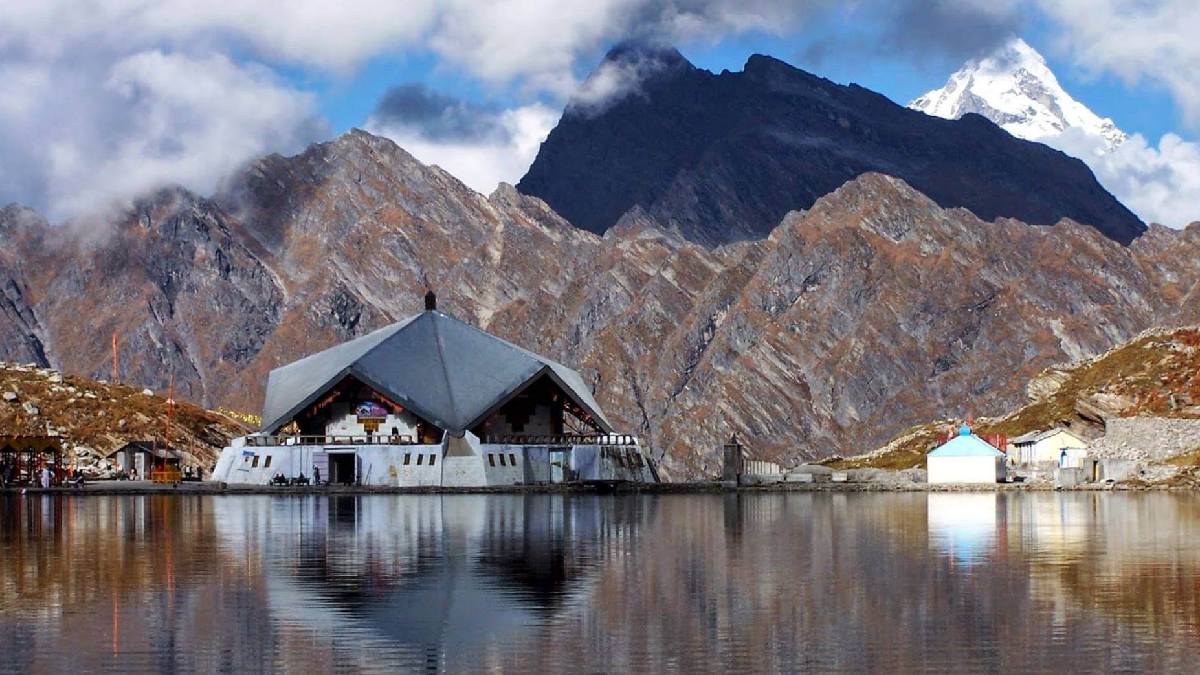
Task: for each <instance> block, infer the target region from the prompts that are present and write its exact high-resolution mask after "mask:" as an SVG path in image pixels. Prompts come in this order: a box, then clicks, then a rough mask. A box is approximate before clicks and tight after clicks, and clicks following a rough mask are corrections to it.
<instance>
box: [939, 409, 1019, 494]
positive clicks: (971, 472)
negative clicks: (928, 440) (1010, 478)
mask: <svg viewBox="0 0 1200 675" xmlns="http://www.w3.org/2000/svg"><path fill="white" fill-rule="evenodd" d="M1004 460H1005V455H1004V453H1003V452H1000V450H998V449H996V448H995V447H994V446H992V445H991V444H990V443H987V442H986V441H984V440H983V439H982V438H980V437H978V436H976V435H974V434H972V433H971V428H970V427H968V426H966V425H965V424H964V425H963V426H962V428H961V429H959V432H958V435H957V436H955V437H954V438H952V439H950V440H949V441H947V442H946V443H943V444H942V445H940V446H938V447H937V448H935V449H934V450H933V451H931V452H930V453H929V454H928V455H926V460H925V461H926V464H927V470H928V474H929V482H930V483H1003V482H1004V481H1005V479H1006V477H1007V469H1006V467H1005V461H1004Z"/></svg>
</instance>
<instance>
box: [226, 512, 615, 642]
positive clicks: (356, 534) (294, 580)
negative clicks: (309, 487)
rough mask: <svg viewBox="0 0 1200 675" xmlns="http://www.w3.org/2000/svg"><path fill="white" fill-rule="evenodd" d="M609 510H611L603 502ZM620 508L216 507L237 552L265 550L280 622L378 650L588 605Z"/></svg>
mask: <svg viewBox="0 0 1200 675" xmlns="http://www.w3.org/2000/svg"><path fill="white" fill-rule="evenodd" d="M605 504H607V505H608V506H604V505H605ZM611 504H612V502H611V501H608V502H601V501H599V500H598V499H595V498H592V497H573V496H569V495H487V496H484V495H454V496H447V497H438V496H421V497H399V498H393V497H381V496H374V497H363V496H353V495H347V496H332V497H319V496H312V497H304V498H289V499H286V500H280V499H270V498H262V499H257V500H253V501H252V500H248V499H247V500H238V501H237V502H234V501H232V500H230V501H218V502H214V508H215V509H216V511H217V513H216V521H217V522H219V523H221V527H220V531H221V538H222V539H223V540H225V542H226V543H225V548H226V549H227V550H231V551H254V552H265V556H266V558H267V560H268V562H267V564H266V565H264V566H263V568H262V573H263V575H264V576H265V585H266V588H267V594H268V602H269V604H270V613H271V615H272V617H273V619H275V620H277V621H280V622H283V623H285V624H288V625H293V626H298V627H302V628H304V629H306V630H310V631H312V632H314V633H316V634H318V635H326V636H329V637H331V638H335V639H341V638H346V639H351V640H353V641H355V642H356V643H358V644H374V646H376V647H378V648H387V649H401V650H407V651H413V650H416V651H423V652H428V653H439V654H450V653H463V654H468V653H471V652H473V651H475V650H477V649H478V648H479V647H480V646H481V642H482V641H486V640H505V639H515V638H517V637H519V636H520V634H521V633H522V632H523V631H524V630H525V629H527V628H529V627H531V626H537V625H540V624H543V623H545V622H546V621H548V620H550V619H552V618H553V617H555V616H557V615H559V614H561V613H562V612H564V611H570V609H571V608H573V607H582V606H584V605H585V604H586V603H587V602H588V596H589V595H590V593H591V587H592V583H591V582H592V580H593V579H594V578H595V570H596V569H597V567H598V566H599V564H600V562H601V561H600V560H599V559H598V556H599V555H600V553H599V552H598V551H597V549H596V545H597V542H598V541H600V540H602V539H603V537H601V536H600V530H601V528H602V527H608V526H619V527H627V526H629V525H631V524H632V523H631V522H617V521H622V520H625V518H624V517H623V516H622V515H621V514H612V513H606V512H603V511H604V509H605V508H612V506H611Z"/></svg>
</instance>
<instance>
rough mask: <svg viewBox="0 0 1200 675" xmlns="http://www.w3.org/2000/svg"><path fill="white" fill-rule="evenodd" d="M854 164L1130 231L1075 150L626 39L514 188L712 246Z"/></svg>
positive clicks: (1034, 213) (767, 62)
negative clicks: (719, 67)
mask: <svg viewBox="0 0 1200 675" xmlns="http://www.w3.org/2000/svg"><path fill="white" fill-rule="evenodd" d="M868 172H880V173H885V174H888V175H892V176H896V177H898V178H901V179H903V180H904V181H905V182H907V183H908V184H909V185H911V186H913V187H914V188H916V189H917V190H919V191H921V192H922V193H923V194H925V195H927V196H929V197H930V198H932V199H933V200H934V201H935V202H936V203H937V204H939V205H941V206H943V207H947V208H949V207H965V208H967V209H969V210H971V211H972V212H973V213H974V214H976V215H977V216H979V217H980V218H981V219H983V220H994V219H996V218H998V217H1011V218H1016V219H1019V220H1022V221H1024V222H1026V223H1031V224H1036V225H1051V224H1054V223H1055V222H1057V221H1059V220H1060V219H1062V218H1070V219H1072V220H1075V221H1076V222H1080V223H1085V224H1088V225H1091V226H1093V227H1095V228H1096V229H1098V230H1099V231H1100V232H1102V233H1104V234H1105V235H1107V236H1108V237H1110V238H1111V239H1113V240H1115V241H1118V242H1120V243H1123V244H1128V243H1129V242H1131V241H1132V240H1133V239H1134V238H1136V237H1137V236H1139V235H1140V234H1141V233H1142V232H1143V231H1144V230H1145V227H1144V225H1143V224H1142V223H1141V221H1140V220H1138V218H1137V217H1136V216H1135V215H1134V214H1133V213H1132V212H1130V211H1129V209H1127V208H1125V206H1123V205H1122V204H1121V203H1120V202H1118V201H1117V200H1116V199H1115V198H1114V197H1113V196H1112V195H1111V194H1109V193H1108V192H1106V191H1105V190H1104V188H1102V187H1101V186H1100V184H1099V183H1097V182H1096V179H1095V177H1094V176H1093V175H1092V173H1091V171H1090V170H1089V169H1088V168H1087V167H1086V166H1085V165H1084V164H1083V163H1082V162H1080V161H1079V160H1077V159H1074V158H1072V157H1069V156H1067V155H1064V154H1063V153H1061V152H1058V151H1056V150H1053V149H1051V148H1048V147H1046V146H1044V145H1041V144H1038V143H1030V142H1027V141H1023V140H1019V139H1016V138H1013V137H1012V136H1011V135H1009V134H1007V133H1004V132H1003V131H1002V130H1001V129H999V128H997V127H996V126H995V125H994V124H993V123H991V122H989V121H988V120H986V119H984V118H983V117H981V116H979V115H974V114H967V115H965V116H963V117H962V118H961V119H957V120H944V119H941V118H937V117H932V116H929V115H923V114H919V113H917V112H916V111H913V110H909V109H907V108H904V107H902V106H899V105H896V104H895V103H893V102H891V101H890V100H888V99H887V98H885V97H883V96H881V95H879V94H876V93H875V92H872V91H869V90H867V89H864V88H862V87H859V86H857V85H849V86H842V85H838V84H835V83H833V82H830V81H828V80H825V79H822V78H820V77H817V76H815V75H811V74H809V73H806V72H804V71H802V70H799V69H797V68H794V67H792V66H789V65H788V64H786V63H784V62H782V61H779V60H776V59H773V58H770V57H767V56H760V55H755V56H752V57H750V59H749V60H748V61H747V62H746V65H745V68H744V69H743V70H742V71H741V72H736V73H734V72H729V71H724V72H721V73H720V74H714V73H711V72H708V71H705V70H701V69H698V68H696V67H694V66H693V65H692V64H691V63H689V62H687V61H686V60H685V59H684V58H683V57H682V56H681V55H679V53H678V52H676V51H674V50H659V49H647V48H639V47H636V46H629V45H626V46H622V47H619V48H617V49H615V50H613V51H612V52H610V53H609V55H608V56H607V57H606V58H605V60H604V62H602V63H601V65H600V66H599V68H598V69H597V70H596V72H595V73H594V74H593V75H592V77H591V78H589V80H588V82H587V83H586V84H585V86H584V87H583V89H582V93H581V94H580V95H579V96H577V97H576V100H574V101H573V102H572V104H571V105H570V106H568V108H567V110H566V111H565V112H564V114H563V117H562V119H561V121H560V122H559V124H558V126H557V127H555V129H554V130H553V131H552V132H551V133H550V135H549V137H548V138H547V139H546V141H545V142H544V143H543V144H542V146H541V148H540V150H539V152H538V155H537V158H536V159H535V160H534V162H533V164H532V166H530V168H529V172H528V173H527V174H526V175H525V177H524V178H522V179H521V181H520V183H518V185H517V188H518V190H520V191H521V192H522V193H524V194H528V195H533V196H536V197H539V198H541V199H543V200H544V201H546V203H548V204H549V205H550V206H551V207H552V208H554V209H555V210H556V211H557V212H559V213H560V214H561V215H563V216H564V217H565V218H566V219H567V220H569V221H570V222H572V223H574V224H575V225H578V226H580V227H582V228H584V229H587V230H590V231H592V232H597V233H603V232H605V231H607V230H608V229H609V228H610V227H612V226H613V225H614V224H615V223H616V222H618V220H619V219H620V218H621V217H622V216H623V215H624V214H625V213H627V212H628V211H629V210H630V209H632V208H634V207H639V208H640V209H641V211H642V212H644V213H646V214H648V215H649V216H650V217H651V218H653V219H655V220H656V221H658V222H660V223H662V224H664V225H665V226H667V227H669V228H670V229H673V230H676V231H678V232H680V233H681V234H682V235H683V236H684V237H685V238H687V239H689V240H691V241H695V242H698V243H701V244H705V245H709V246H711V245H715V244H721V243H728V242H734V241H743V240H754V239H760V238H762V237H765V236H767V235H768V234H769V233H770V232H771V230H772V229H773V228H774V227H775V226H776V225H777V224H778V223H779V221H780V219H781V218H782V217H783V216H784V215H785V214H786V213H788V212H789V211H791V210H794V209H805V208H809V207H810V206H812V205H813V204H814V203H815V202H816V200H817V199H819V198H820V197H821V196H823V195H826V194H828V193H830V192H832V191H833V190H835V189H837V188H838V187H840V186H841V185H843V184H844V183H846V182H847V181H850V180H853V179H855V178H857V177H858V176H861V175H862V174H864V173H868Z"/></svg>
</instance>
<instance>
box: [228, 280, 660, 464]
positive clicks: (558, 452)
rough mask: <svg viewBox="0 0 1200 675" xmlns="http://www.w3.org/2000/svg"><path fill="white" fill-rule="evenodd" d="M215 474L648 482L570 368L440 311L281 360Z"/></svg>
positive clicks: (628, 439)
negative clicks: (246, 428) (247, 428)
mask: <svg viewBox="0 0 1200 675" xmlns="http://www.w3.org/2000/svg"><path fill="white" fill-rule="evenodd" d="M262 419H263V426H262V430H261V431H260V432H259V433H257V434H253V435H250V436H246V437H243V438H239V439H236V440H235V441H234V442H233V444H232V446H231V447H228V448H226V449H225V450H224V451H223V452H222V453H221V457H220V459H219V460H218V461H217V466H216V469H215V471H214V472H213V479H214V480H219V481H225V482H229V483H251V484H259V485H264V484H267V483H270V482H272V481H273V479H275V478H276V477H277V476H278V475H279V474H282V475H283V477H285V478H289V479H291V478H298V477H300V475H301V474H304V475H305V476H307V477H308V478H310V479H311V478H313V477H314V476H315V475H316V474H319V475H320V478H321V479H322V480H326V481H329V482H330V483H344V484H359V485H379V486H394V487H418V486H431V485H432V486H451V487H479V486H487V485H501V486H503V485H521V484H533V483H568V482H576V481H629V482H657V481H658V473H657V470H656V468H655V466H654V463H653V461H652V460H651V459H650V458H649V457H648V456H647V455H646V454H645V453H644V452H643V451H642V448H641V447H640V446H639V444H638V439H637V438H636V437H634V436H628V435H622V434H617V433H614V430H613V427H612V425H611V424H610V423H609V421H608V419H607V418H606V417H605V416H604V413H603V411H601V410H600V406H599V405H598V404H597V403H596V400H595V399H594V397H593V396H592V392H591V389H590V388H589V387H588V386H587V384H586V383H585V382H584V380H583V378H582V377H580V375H579V373H577V372H575V371H574V370H571V369H570V368H567V367H566V366H564V365H562V364H560V363H557V362H555V361H551V360H550V359H547V358H544V357H542V356H539V355H537V354H534V353H532V352H529V351H527V350H525V349H522V348H520V347H518V346H516V345H514V344H511V343H509V342H506V341H504V340H501V339H500V338H497V337H495V336H493V335H490V334H488V333H485V332H483V331H481V330H479V329H478V328H475V327H474V326H470V325H468V324H466V323H464V322H462V321H459V320H458V319H455V318H454V317H451V316H449V315H447V314H444V313H442V312H440V311H438V310H437V302H436V298H434V297H433V296H432V294H430V295H429V296H427V297H426V311H425V312H423V313H421V314H417V315H416V316H413V317H410V318H408V319H405V320H404V321H401V322H399V323H396V324H392V325H391V326H388V327H386V328H382V329H380V330H377V331H375V332H373V333H370V334H368V335H365V336H363V337H361V338H358V339H356V340H352V341H350V342H347V343H344V344H341V345H338V346H336V347H333V348H330V349H327V350H325V351H323V352H320V353H317V354H313V355H312V356H309V357H307V358H304V359H301V360H299V361H296V362H295V363H292V364H289V365H286V366H283V367H281V368H277V369H275V370H274V371H272V372H271V375H270V378H269V379H268V381H267V394H266V402H265V404H264V406H263V414H262Z"/></svg>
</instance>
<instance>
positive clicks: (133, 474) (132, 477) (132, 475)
mask: <svg viewBox="0 0 1200 675" xmlns="http://www.w3.org/2000/svg"><path fill="white" fill-rule="evenodd" d="M137 479H138V475H137V467H136V466H133V467H130V468H129V480H137Z"/></svg>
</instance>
